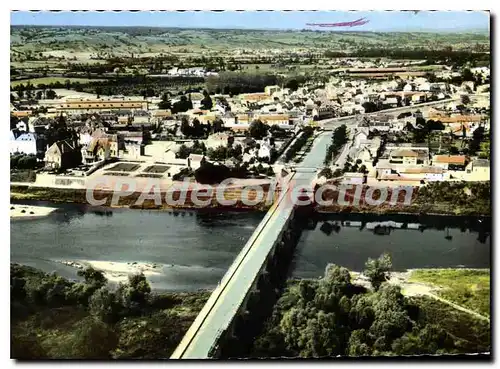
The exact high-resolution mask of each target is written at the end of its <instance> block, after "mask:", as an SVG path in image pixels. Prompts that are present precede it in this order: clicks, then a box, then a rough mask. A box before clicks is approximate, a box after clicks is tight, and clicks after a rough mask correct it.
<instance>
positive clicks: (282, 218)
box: [171, 176, 293, 359]
mask: <svg viewBox="0 0 500 369" xmlns="http://www.w3.org/2000/svg"><path fill="white" fill-rule="evenodd" d="M292 180H293V176H292ZM287 199H288V192H287V191H285V192H283V193H282V194H281V195H280V197H279V199H278V201H276V202H275V204H274V205H273V206H272V207H271V209H270V210H269V211H268V212H267V214H266V216H265V217H264V219H263V220H262V222H261V223H260V224H259V225H258V227H257V229H256V230H255V232H254V233H253V235H252V236H251V237H250V239H249V240H248V242H247V243H246V244H245V246H244V247H243V249H242V251H241V252H240V253H239V254H238V256H237V257H236V259H235V261H234V262H233V264H232V265H231V266H230V268H229V270H228V271H227V272H226V274H225V275H224V277H223V278H222V280H221V282H220V284H219V285H218V287H217V288H216V289H215V290H214V291H213V292H212V294H211V295H210V298H209V299H208V301H207V303H206V304H205V306H204V307H203V309H202V310H201V312H200V313H199V314H198V316H197V317H196V319H195V321H194V322H193V324H192V325H191V327H190V328H189V330H188V331H187V333H186V335H185V336H184V338H183V339H182V341H181V343H180V344H179V346H178V347H177V349H176V350H175V352H174V353H173V354H172V356H171V358H172V359H203V358H209V357H210V352H211V350H212V348H213V346H214V344H215V343H216V342H217V341H218V338H219V336H220V335H221V334H223V332H224V331H225V330H226V329H228V327H229V326H230V325H231V323H232V321H233V319H234V317H235V316H236V314H238V312H239V310H240V306H241V305H242V304H243V302H244V300H245V298H246V296H247V294H248V293H249V291H250V290H251V288H252V285H253V284H254V281H255V280H256V278H258V276H259V273H260V271H261V269H262V266H263V265H264V263H265V262H266V259H267V257H268V255H269V253H270V252H271V250H272V248H273V247H274V244H275V240H276V239H277V238H278V237H279V236H280V234H281V232H282V231H283V230H284V229H285V226H286V223H287V220H288V218H289V217H290V215H291V213H292V207H291V206H289V203H288V201H286V200H287Z"/></svg>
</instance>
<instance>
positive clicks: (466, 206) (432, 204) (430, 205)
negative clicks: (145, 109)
mask: <svg viewBox="0 0 500 369" xmlns="http://www.w3.org/2000/svg"><path fill="white" fill-rule="evenodd" d="M488 185H489V184H488ZM263 189H264V195H263V199H264V200H263V201H260V202H256V204H255V205H247V204H245V203H244V202H243V201H241V198H242V193H243V191H242V190H241V189H228V190H225V191H224V198H225V199H226V200H232V201H235V204H234V205H231V206H224V205H221V204H220V203H219V201H218V200H217V198H216V195H213V196H207V195H203V194H202V193H199V194H198V198H199V201H201V202H205V203H206V204H207V205H203V206H200V205H197V204H196V203H195V202H193V201H192V200H191V192H189V193H188V194H187V195H186V200H185V201H182V203H180V201H179V204H178V205H174V203H175V202H176V201H177V200H179V198H180V197H181V194H180V191H176V192H174V193H173V194H168V196H169V197H170V196H171V197H172V199H173V201H170V204H167V202H166V201H162V203H161V205H157V204H155V200H154V199H146V200H144V201H142V202H141V204H140V205H138V204H136V203H137V200H138V199H139V197H140V196H141V193H138V192H137V193H133V194H129V195H128V196H124V197H120V199H119V200H118V201H117V202H116V204H113V205H112V204H111V202H112V198H113V192H111V191H97V190H96V191H94V199H96V200H104V203H103V204H102V205H101V206H103V207H111V208H130V209H146V210H172V209H179V210H181V209H184V210H200V209H206V210H217V211H219V210H220V211H267V210H269V208H270V207H271V205H272V203H271V202H269V201H267V198H268V196H269V194H268V192H267V191H268V189H269V186H264V187H263ZM488 191H489V190H488ZM419 192H421V191H419ZM431 192H432V189H431ZM416 193H417V191H415V194H416ZM403 194H404V193H403ZM462 195H463V193H462ZM160 196H161V198H162V199H165V197H166V196H167V193H161V194H160ZM248 196H249V199H250V200H253V199H254V197H252V196H254V195H252V193H251V192H250V194H249V195H248ZM255 196H256V195H255ZM274 196H275V197H274V198H276V196H277V194H275V195H274ZM335 196H336V195H335ZM335 196H334V197H332V200H333V201H334V204H332V205H330V206H318V207H317V209H316V210H317V212H319V213H326V214H328V213H336V214H337V213H340V214H375V215H385V214H395V215H396V214H408V215H420V214H426V215H438V216H439V215H458V216H488V217H489V216H491V204H490V201H489V199H488V200H484V199H481V201H479V200H478V199H477V198H471V199H470V201H471V202H468V201H465V200H464V201H465V202H464V201H460V203H457V202H456V199H457V198H458V197H457V196H460V194H456V195H454V196H452V199H453V200H451V199H450V200H449V201H439V200H436V199H433V198H432V199H429V198H428V196H427V194H426V193H423V194H421V195H418V196H417V195H416V196H415V197H414V199H412V201H411V204H409V205H405V204H402V203H397V204H396V205H390V204H382V205H376V206H370V205H366V204H361V205H359V206H352V205H347V206H341V205H338V204H336V203H335V200H336V197H335ZM463 196H465V195H463ZM10 198H11V201H18V200H33V201H51V202H54V203H75V204H89V202H88V200H87V194H86V190H83V189H62V188H44V187H28V186H17V185H11V192H10ZM471 204H472V205H471Z"/></svg>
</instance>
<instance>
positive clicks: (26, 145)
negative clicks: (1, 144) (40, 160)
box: [10, 133, 37, 155]
mask: <svg viewBox="0 0 500 369" xmlns="http://www.w3.org/2000/svg"><path fill="white" fill-rule="evenodd" d="M16 152H18V153H23V154H33V155H36V153H37V136H36V134H35V133H23V134H22V135H20V136H19V137H17V138H15V139H14V140H12V136H11V141H10V153H11V154H14V153H16Z"/></svg>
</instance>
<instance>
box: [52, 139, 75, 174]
mask: <svg viewBox="0 0 500 369" xmlns="http://www.w3.org/2000/svg"><path fill="white" fill-rule="evenodd" d="M44 161H45V166H46V167H47V168H51V169H68V168H73V167H76V166H78V165H80V164H81V157H80V153H79V152H78V150H77V149H76V147H75V146H74V145H73V144H71V143H70V142H69V141H68V140H63V141H57V142H55V143H53V144H52V146H50V147H49V148H48V149H47V151H46V152H45V159H44Z"/></svg>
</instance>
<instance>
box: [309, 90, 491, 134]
mask: <svg viewBox="0 0 500 369" xmlns="http://www.w3.org/2000/svg"><path fill="white" fill-rule="evenodd" d="M486 96H487V95H485V94H476V95H469V97H470V98H471V99H475V98H480V97H486ZM454 101H460V98H452V99H445V100H440V101H432V102H427V103H422V104H416V105H411V106H403V107H398V108H392V109H385V110H380V111H377V112H374V113H367V114H358V115H348V116H345V117H338V118H331V119H325V120H321V121H318V122H317V123H318V124H319V126H320V127H323V128H324V129H335V128H336V127H338V126H339V125H341V124H345V125H347V126H350V125H354V124H356V121H357V119H358V118H360V117H363V116H371V115H377V114H395V113H397V114H398V115H399V114H401V113H407V112H415V111H417V110H420V111H422V112H425V111H427V110H429V109H430V108H431V107H433V106H437V105H443V104H447V103H450V102H454Z"/></svg>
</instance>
